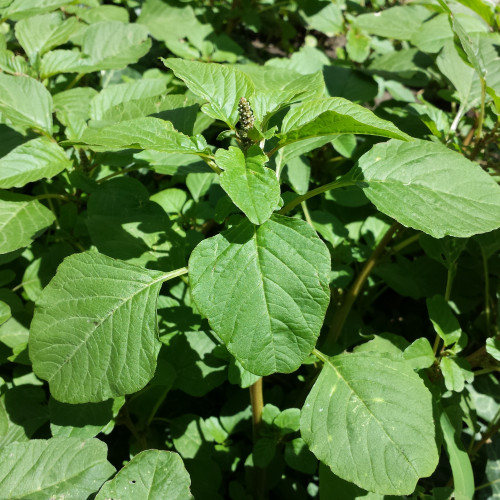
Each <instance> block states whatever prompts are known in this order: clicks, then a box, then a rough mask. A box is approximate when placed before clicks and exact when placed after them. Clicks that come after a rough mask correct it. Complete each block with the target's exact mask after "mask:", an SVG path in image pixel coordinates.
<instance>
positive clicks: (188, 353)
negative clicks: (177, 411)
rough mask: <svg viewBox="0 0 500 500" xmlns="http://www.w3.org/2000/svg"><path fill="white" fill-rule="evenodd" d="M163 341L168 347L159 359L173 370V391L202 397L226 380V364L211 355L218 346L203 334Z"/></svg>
mask: <svg viewBox="0 0 500 500" xmlns="http://www.w3.org/2000/svg"><path fill="white" fill-rule="evenodd" d="M171 309H172V308H169V310H171ZM167 314H168V313H167ZM162 342H164V343H166V344H167V348H166V349H165V350H164V351H162V353H161V355H160V356H161V359H162V360H165V361H167V362H169V363H170V364H171V365H172V366H173V367H174V368H175V373H176V378H175V380H174V381H173V388H174V389H180V390H181V391H184V392H185V393H186V394H189V395H190V396H194V397H197V398H201V397H203V396H205V394H207V393H208V392H210V391H211V390H212V389H214V388H215V387H218V386H219V385H221V384H222V383H223V382H224V381H225V380H226V363H225V362H224V361H223V360H220V359H217V357H216V356H215V355H214V351H215V349H216V346H217V344H216V343H215V342H214V341H213V339H212V338H211V337H210V336H209V335H208V334H207V333H205V332H204V331H182V332H179V333H177V334H175V335H174V336H173V338H172V339H169V340H168V341H167V340H164V339H163V338H162ZM167 342H168V343H167Z"/></svg>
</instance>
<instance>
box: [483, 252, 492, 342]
mask: <svg viewBox="0 0 500 500" xmlns="http://www.w3.org/2000/svg"><path fill="white" fill-rule="evenodd" d="M481 257H482V259H483V272H484V316H485V319H486V334H487V335H488V336H489V331H490V313H491V311H490V274H489V270H488V258H487V257H486V254H485V252H484V250H483V247H481Z"/></svg>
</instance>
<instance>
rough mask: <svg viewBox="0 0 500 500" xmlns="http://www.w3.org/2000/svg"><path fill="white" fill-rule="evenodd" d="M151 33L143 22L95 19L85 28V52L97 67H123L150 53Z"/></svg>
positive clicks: (83, 49)
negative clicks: (142, 24)
mask: <svg viewBox="0 0 500 500" xmlns="http://www.w3.org/2000/svg"><path fill="white" fill-rule="evenodd" d="M148 34H149V33H148V30H147V29H146V28H145V27H144V26H141V25H140V24H128V23H121V22H119V21H108V22H102V23H95V24H92V25H90V27H89V28H88V29H87V30H86V31H85V35H84V36H83V43H82V54H83V55H84V56H85V58H89V64H90V65H91V66H94V67H96V68H97V69H113V68H117V69H119V68H124V67H125V66H127V65H128V64H133V63H136V62H137V61H138V60H139V59H140V58H141V57H142V56H144V55H145V54H147V53H148V51H149V49H150V48H151V40H150V39H148Z"/></svg>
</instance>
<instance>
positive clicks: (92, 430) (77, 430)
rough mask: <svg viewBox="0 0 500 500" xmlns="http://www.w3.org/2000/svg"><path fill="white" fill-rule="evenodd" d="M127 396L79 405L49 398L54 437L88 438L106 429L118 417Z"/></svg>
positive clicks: (51, 427) (51, 428)
mask: <svg viewBox="0 0 500 500" xmlns="http://www.w3.org/2000/svg"><path fill="white" fill-rule="evenodd" d="M124 403H125V398H124V397H121V398H116V399H114V400H113V399H108V400H107V401H102V402H100V403H83V404H79V405H75V404H67V403H61V402H59V401H57V400H56V399H54V398H50V399H49V411H50V430H51V432H52V435H53V436H54V437H77V438H80V439H88V438H92V437H94V436H97V434H99V433H100V432H102V431H105V430H106V429H107V428H108V426H109V424H110V422H111V420H112V419H113V418H114V417H116V415H117V414H118V412H119V410H120V408H121V407H122V406H123V404H124Z"/></svg>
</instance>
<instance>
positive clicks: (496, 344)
mask: <svg viewBox="0 0 500 500" xmlns="http://www.w3.org/2000/svg"><path fill="white" fill-rule="evenodd" d="M486 352H487V353H488V354H489V355H490V356H492V357H493V358H495V359H496V360H497V361H500V339H498V338H490V339H488V340H486Z"/></svg>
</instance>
